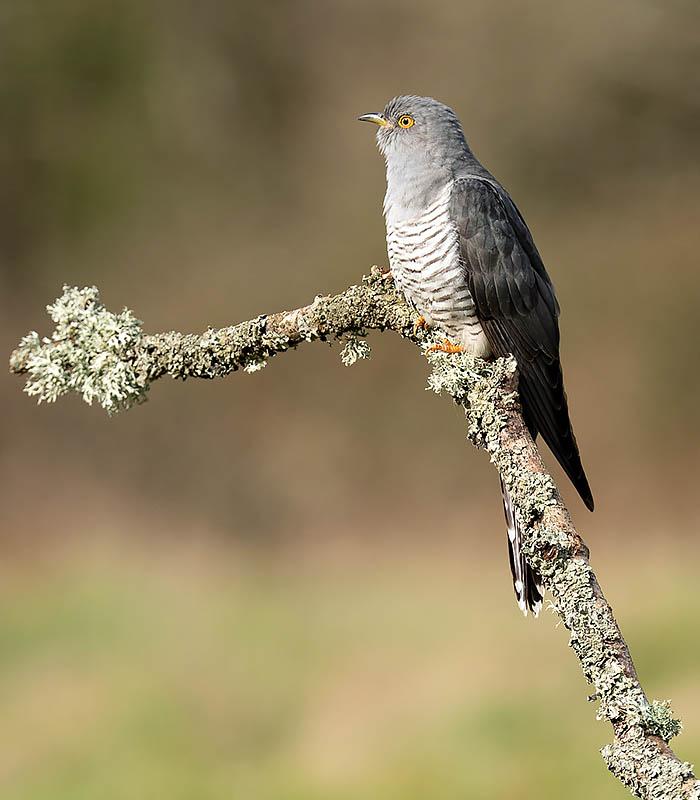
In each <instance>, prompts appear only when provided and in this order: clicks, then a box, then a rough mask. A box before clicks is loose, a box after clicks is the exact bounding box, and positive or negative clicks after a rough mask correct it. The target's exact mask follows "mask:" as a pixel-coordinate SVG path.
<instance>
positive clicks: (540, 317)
mask: <svg viewBox="0 0 700 800" xmlns="http://www.w3.org/2000/svg"><path fill="white" fill-rule="evenodd" d="M359 119H360V120H361V121H363V122H373V123H375V124H376V125H377V126H378V131H377V144H378V146H379V150H380V151H381V153H382V155H383V156H384V160H385V161H386V183H387V187H386V195H385V197H384V218H385V220H386V240H387V249H388V254H389V264H390V267H391V272H392V275H393V277H394V281H395V282H396V285H397V287H398V289H399V290H400V291H401V292H402V293H403V294H404V296H405V297H406V299H407V300H408V301H409V302H410V303H411V304H412V305H413V306H414V307H415V308H416V310H417V312H418V314H419V315H420V316H419V318H418V320H417V323H416V324H417V325H427V326H434V327H435V328H437V329H439V330H440V331H441V332H442V333H443V334H444V335H445V337H446V338H445V339H444V341H443V343H442V344H441V345H437V346H436V349H440V350H444V351H445V352H448V353H454V352H461V351H466V352H469V353H471V354H473V355H475V356H480V357H482V358H492V357H498V356H504V355H506V354H508V353H511V354H512V355H514V356H515V358H516V361H517V363H518V370H519V375H520V383H519V386H520V400H521V404H522V409H523V416H524V419H525V422H526V424H527V426H528V428H529V430H530V433H531V434H532V436H533V438H535V437H536V436H537V434H541V435H542V438H543V439H544V440H545V442H546V443H547V445H548V446H549V448H550V450H551V451H552V453H554V455H555V456H556V458H557V460H558V461H559V463H560V464H561V466H562V468H563V469H564V471H565V472H566V474H567V475H568V476H569V478H570V479H571V481H572V483H573V484H574V486H575V487H576V489H577V490H578V493H579V494H580V495H581V498H582V499H583V502H584V503H585V504H586V506H587V507H588V508H589V509H590V510H591V511H592V510H593V496H592V494H591V490H590V487H589V485H588V480H587V479H586V474H585V472H584V470H583V466H582V464H581V459H580V456H579V452H578V446H577V444H576V439H575V438H574V432H573V430H572V427H571V421H570V420H569V410H568V407H567V401H566V394H565V393H564V384H563V379H562V370H561V363H560V361H559V325H558V322H557V318H558V316H559V304H558V303H557V299H556V296H555V294H554V287H553V285H552V282H551V280H550V278H549V275H548V274H547V271H546V270H545V267H544V264H543V263H542V259H541V258H540V254H539V253H538V252H537V248H536V247H535V243H534V242H533V240H532V236H531V234H530V231H529V230H528V227H527V225H526V224H525V221H524V220H523V218H522V216H521V214H520V212H519V211H518V209H517V208H516V206H515V203H513V201H512V200H511V198H510V196H509V195H508V192H507V191H506V190H505V189H504V188H503V187H502V186H501V184H500V183H499V182H498V181H497V180H496V179H495V178H494V177H493V175H491V173H490V172H489V171H488V170H487V169H486V168H485V167H483V166H482V165H481V163H480V162H479V161H478V160H477V158H476V156H475V155H474V154H473V153H472V151H471V150H470V148H469V145H468V144H467V142H466V140H465V138H464V133H463V131H462V126H461V124H460V122H459V120H458V119H457V116H456V115H455V113H454V111H452V109H451V108H448V107H447V106H446V105H443V104H442V103H440V102H438V101H437V100H434V99H433V98H431V97H416V96H414V95H407V96H403V97H395V98H394V99H393V100H391V101H390V102H389V103H388V104H387V106H386V108H385V109H384V111H383V112H381V113H372V114H364V115H363V116H361V117H359ZM501 489H502V492H503V506H504V509H505V515H506V522H507V525H508V547H509V555H510V566H511V571H512V573H513V583H514V587H515V594H516V598H517V601H518V605H519V606H520V608H521V610H522V611H523V612H524V613H525V614H527V611H528V609H529V610H531V611H533V613H534V614H535V615H537V613H538V612H539V610H540V608H541V607H542V586H541V579H540V576H539V575H538V574H537V573H536V572H535V571H534V570H532V569H531V568H530V566H529V565H528V564H527V562H526V561H525V558H524V557H523V555H522V552H521V541H522V536H521V530H520V525H519V523H518V520H517V519H516V517H515V513H514V509H513V503H512V501H511V497H510V495H509V493H508V489H507V487H506V486H505V485H504V484H503V483H501Z"/></svg>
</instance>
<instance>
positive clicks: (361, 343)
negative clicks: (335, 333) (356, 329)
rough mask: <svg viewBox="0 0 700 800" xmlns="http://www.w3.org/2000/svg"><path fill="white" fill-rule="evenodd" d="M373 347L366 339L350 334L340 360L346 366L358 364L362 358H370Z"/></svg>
mask: <svg viewBox="0 0 700 800" xmlns="http://www.w3.org/2000/svg"><path fill="white" fill-rule="evenodd" d="M371 353H372V349H371V348H370V346H369V343H368V342H366V341H365V340H364V339H358V338H357V336H352V335H350V336H348V338H347V339H346V340H345V347H343V349H342V351H341V353H340V360H341V361H342V362H343V364H345V366H346V367H351V366H352V365H353V364H356V363H357V362H358V361H359V360H360V359H365V358H369V357H370V355H371Z"/></svg>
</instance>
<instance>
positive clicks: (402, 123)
mask: <svg viewBox="0 0 700 800" xmlns="http://www.w3.org/2000/svg"><path fill="white" fill-rule="evenodd" d="M398 123H399V128H412V127H413V126H414V125H415V124H416V121H415V120H414V119H413V117H411V116H409V115H408V114H402V115H401V116H400V117H399V119H398Z"/></svg>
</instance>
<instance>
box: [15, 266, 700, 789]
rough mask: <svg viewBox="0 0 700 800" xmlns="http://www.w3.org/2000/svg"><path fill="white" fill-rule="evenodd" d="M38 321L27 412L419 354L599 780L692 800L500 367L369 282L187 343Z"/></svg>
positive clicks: (136, 329) (125, 324)
mask: <svg viewBox="0 0 700 800" xmlns="http://www.w3.org/2000/svg"><path fill="white" fill-rule="evenodd" d="M48 310H49V313H50V315H51V317H52V319H53V321H54V323H55V326H56V328H55V331H54V333H53V334H52V335H51V336H50V337H46V338H43V339H42V338H40V337H39V335H38V334H36V333H30V334H29V335H27V336H25V337H24V338H23V339H22V341H21V342H20V344H19V346H18V348H17V349H16V350H15V351H14V352H13V353H12V356H11V358H10V369H11V371H13V372H15V373H17V374H22V375H25V376H27V383H26V386H25V389H26V391H27V392H28V393H29V394H31V395H34V396H37V397H38V399H39V402H41V401H42V400H46V401H53V400H56V399H57V398H58V397H59V396H61V395H63V394H66V393H67V392H71V391H72V392H77V393H79V394H81V395H82V397H83V399H85V400H86V401H87V402H88V403H91V402H92V401H93V400H96V401H97V402H99V403H100V404H101V405H102V406H103V407H104V408H105V409H106V410H107V411H108V412H109V413H113V412H115V411H119V410H122V409H126V408H129V407H131V406H132V405H134V404H135V403H138V402H141V401H142V400H143V399H144V398H145V396H146V392H147V391H148V388H149V386H150V384H151V382H152V381H154V380H156V379H157V378H160V377H162V376H164V375H169V376H171V377H173V378H182V379H185V378H217V377H223V376H225V375H228V374H230V373H231V372H234V371H235V370H238V369H244V370H246V371H248V372H254V371H256V370H258V369H261V368H262V367H263V366H264V365H265V363H266V361H267V360H268V359H269V358H271V357H272V356H274V355H277V354H278V353H282V352H284V351H286V350H288V349H290V348H295V347H297V346H298V345H299V344H301V343H302V342H305V341H313V340H314V339H343V338H344V339H345V347H344V350H343V353H342V358H343V361H344V362H345V363H346V364H352V363H353V362H354V361H356V360H357V359H358V358H365V357H367V355H368V352H369V348H368V345H367V343H366V342H365V341H364V340H362V339H361V338H358V337H363V336H365V335H366V333H367V332H368V331H370V330H391V331H394V332H396V333H399V334H401V335H402V336H404V337H406V338H408V339H411V340H412V341H414V342H416V343H418V344H419V345H421V346H422V348H423V351H424V353H425V354H426V357H427V358H428V360H429V362H430V363H431V366H432V374H431V376H430V378H429V385H430V387H431V388H432V389H433V390H434V391H436V392H438V393H446V394H449V395H450V396H451V397H452V398H453V399H454V400H455V402H456V403H458V404H459V405H461V406H462V407H463V408H464V410H465V413H466V418H467V425H468V435H469V438H470V439H471V441H472V442H473V443H474V444H475V445H476V446H477V447H479V448H481V449H483V450H486V451H487V452H488V453H489V455H490V458H491V461H492V462H493V463H494V465H495V466H496V468H497V469H498V471H499V473H500V475H501V477H502V479H503V480H504V481H505V483H506V484H507V486H508V489H509V491H510V494H511V496H512V498H513V500H514V503H515V506H516V513H517V515H518V517H519V519H520V521H521V522H522V524H523V527H524V529H525V531H526V535H525V545H524V550H525V555H526V557H527V558H528V561H530V563H531V564H532V566H533V567H535V568H536V569H537V570H538V571H539V572H540V573H541V574H542V577H543V582H544V586H545V588H546V589H547V590H548V591H549V593H550V595H551V597H552V605H553V609H554V611H555V612H556V614H557V615H558V616H559V617H560V618H561V620H562V621H563V623H564V625H565V626H566V627H567V629H568V630H569V631H570V633H571V638H570V644H571V647H572V648H573V650H574V652H575V653H576V655H577V657H578V659H579V662H580V664H581V668H582V670H583V673H584V675H585V677H586V680H587V681H588V682H589V683H590V684H592V686H593V687H594V693H593V695H592V699H595V700H597V701H598V703H599V705H598V718H599V719H607V720H609V721H610V723H611V724H612V727H613V731H614V734H615V737H614V741H613V742H612V743H611V744H609V745H607V746H606V747H604V748H603V750H602V754H603V758H604V759H605V761H606V763H607V765H608V768H609V769H610V771H611V772H612V773H613V774H614V775H615V776H616V777H617V778H618V779H619V780H620V781H622V782H623V783H624V784H625V785H626V786H627V787H628V788H629V789H630V790H631V791H632V793H633V794H635V795H636V796H637V797H641V798H645V799H647V800H666V799H667V800H677V799H680V798H683V800H700V782H698V781H696V779H695V777H694V775H693V771H692V770H693V768H692V766H691V765H690V764H688V763H685V762H682V761H680V760H679V759H678V757H677V756H676V755H675V754H674V752H673V751H672V750H671V748H670V747H669V746H668V741H669V740H670V739H671V737H673V736H674V735H676V734H677V733H678V732H679V731H680V722H679V721H678V720H676V719H674V718H673V715H672V713H671V710H670V707H669V704H668V703H667V702H659V701H656V700H655V701H653V702H651V703H650V702H649V701H648V700H647V698H646V696H645V694H644V691H643V689H642V687H641V685H640V683H639V679H638V678H637V674H636V672H635V668H634V664H633V662H632V658H631V656H630V653H629V649H628V647H627V644H626V643H625V640H624V639H623V638H622V634H621V632H620V629H619V627H618V625H617V622H616V621H615V618H614V616H613V613H612V609H611V608H610V605H609V604H608V602H607V601H606V599H605V597H604V595H603V592H602V589H601V588H600V585H599V583H598V581H597V579H596V576H595V574H594V572H593V570H592V569H591V566H590V564H589V560H588V549H587V547H586V545H585V544H584V542H583V540H582V539H581V537H580V536H579V534H578V533H577V531H576V529H575V528H574V526H573V523H572V521H571V517H570V516H569V512H568V511H567V509H566V507H565V506H564V504H563V502H562V499H561V496H560V495H559V492H558V490H557V488H556V486H555V484H554V481H553V480H552V478H551V476H550V475H549V473H548V472H547V470H546V469H545V467H544V464H543V462H542V459H541V458H540V454H539V452H538V450H537V447H536V446H535V444H534V443H533V441H532V439H531V437H530V435H529V433H528V431H527V428H526V427H525V424H524V422H523V419H522V416H521V413H520V408H519V404H518V399H517V370H516V365H515V362H514V361H513V359H498V360H496V361H483V360H480V359H474V358H472V357H470V356H467V355H465V354H456V355H447V354H445V353H441V352H429V351H428V347H429V345H430V342H431V338H430V335H429V334H424V333H423V332H421V331H418V332H416V331H414V329H413V320H414V317H415V314H414V313H413V312H412V310H411V309H410V308H409V307H408V306H407V305H406V304H405V303H404V301H403V300H402V299H401V298H400V297H399V296H398V295H397V293H396V292H395V290H394V287H393V284H392V281H391V279H390V278H389V277H388V276H387V275H386V274H384V273H382V272H380V271H379V270H378V269H376V268H375V269H373V270H372V273H371V274H370V275H369V276H368V277H366V278H364V279H363V281H362V283H361V284H359V285H357V286H351V287H350V288H349V289H347V290H346V291H344V292H341V293H340V294H337V295H333V296H324V297H317V298H316V299H315V300H314V301H313V303H311V304H310V305H308V306H305V307H304V308H299V309H296V310H294V311H287V312H280V313H276V314H270V315H264V316H260V317H258V318H257V319H255V320H251V321H249V322H243V323H241V324H239V325H233V326H231V327H228V328H222V329H220V330H208V331H206V332H205V333H203V334H201V335H199V336H197V335H191V334H181V333H175V332H171V333H162V334H153V335H144V334H143V333H142V331H141V323H139V322H138V320H136V319H135V318H134V317H133V315H132V314H131V312H129V311H127V310H124V311H122V312H121V313H119V314H113V313H112V312H110V311H108V310H107V309H106V308H104V306H102V304H101V303H100V301H99V295H98V292H97V290H96V289H94V288H89V289H73V288H68V287H66V288H65V289H64V294H63V296H62V297H61V298H59V299H58V300H57V301H56V302H55V303H54V304H53V305H51V306H49V307H48Z"/></svg>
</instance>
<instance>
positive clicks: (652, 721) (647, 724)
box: [641, 700, 683, 742]
mask: <svg viewBox="0 0 700 800" xmlns="http://www.w3.org/2000/svg"><path fill="white" fill-rule="evenodd" d="M641 724H642V726H643V727H644V728H645V730H646V731H647V732H648V733H651V734H653V735H654V736H660V737H661V738H662V739H663V740H664V741H665V742H670V741H671V739H673V737H674V736H678V734H679V733H680V732H681V730H682V729H683V725H682V723H681V721H680V720H679V719H676V718H675V717H674V716H673V711H672V710H671V701H670V700H652V701H651V703H649V705H648V706H646V707H645V708H643V709H642V712H641Z"/></svg>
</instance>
